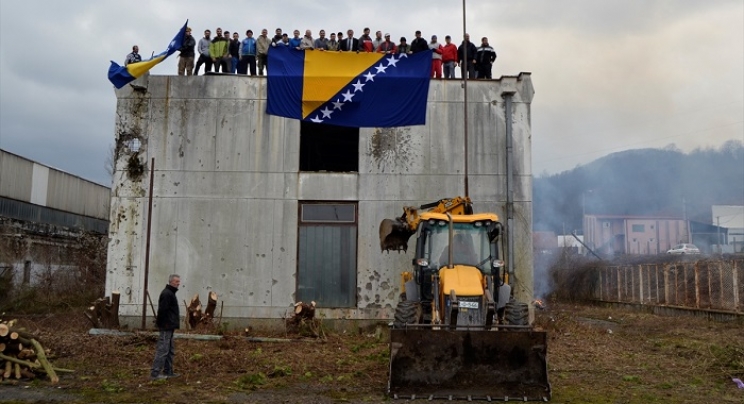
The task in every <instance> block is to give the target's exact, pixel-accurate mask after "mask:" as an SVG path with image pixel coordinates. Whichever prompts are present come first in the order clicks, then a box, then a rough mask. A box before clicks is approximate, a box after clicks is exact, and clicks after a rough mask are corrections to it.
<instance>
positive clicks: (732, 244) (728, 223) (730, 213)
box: [711, 205, 744, 253]
mask: <svg viewBox="0 0 744 404" xmlns="http://www.w3.org/2000/svg"><path fill="white" fill-rule="evenodd" d="M711 216H712V217H711V224H713V225H714V226H717V227H720V228H724V229H726V231H724V232H721V231H718V233H717V234H716V240H717V241H716V243H715V244H718V245H719V246H720V247H719V252H728V253H735V252H736V253H741V252H744V205H713V206H711ZM724 233H725V235H726V237H723V236H722V234H724Z"/></svg>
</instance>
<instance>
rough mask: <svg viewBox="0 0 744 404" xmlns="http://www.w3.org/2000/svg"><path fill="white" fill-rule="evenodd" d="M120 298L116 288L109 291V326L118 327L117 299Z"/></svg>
mask: <svg viewBox="0 0 744 404" xmlns="http://www.w3.org/2000/svg"><path fill="white" fill-rule="evenodd" d="M120 300H121V293H119V291H118V290H114V291H112V292H111V308H110V309H109V317H110V318H111V327H112V328H119V301H120Z"/></svg>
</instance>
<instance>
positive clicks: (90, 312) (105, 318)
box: [85, 290, 121, 328]
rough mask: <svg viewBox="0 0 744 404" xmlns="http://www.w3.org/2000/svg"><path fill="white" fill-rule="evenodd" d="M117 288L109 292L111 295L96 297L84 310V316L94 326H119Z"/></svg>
mask: <svg viewBox="0 0 744 404" xmlns="http://www.w3.org/2000/svg"><path fill="white" fill-rule="evenodd" d="M120 298H121V295H120V293H119V291H118V290H115V291H113V292H111V297H108V296H106V297H105V298H100V299H96V301H95V302H93V305H92V306H90V307H88V308H87V309H86V310H85V317H88V320H90V322H91V323H92V324H93V327H95V328H119V299H120Z"/></svg>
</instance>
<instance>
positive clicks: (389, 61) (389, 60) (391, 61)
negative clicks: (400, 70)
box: [387, 56, 398, 67]
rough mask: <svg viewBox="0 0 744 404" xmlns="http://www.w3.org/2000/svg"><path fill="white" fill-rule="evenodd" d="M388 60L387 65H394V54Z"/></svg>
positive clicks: (395, 61)
mask: <svg viewBox="0 0 744 404" xmlns="http://www.w3.org/2000/svg"><path fill="white" fill-rule="evenodd" d="M387 61H388V67H390V66H393V67H395V64H396V63H398V59H396V58H395V56H390V58H389V59H388V60H387Z"/></svg>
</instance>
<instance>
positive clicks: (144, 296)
mask: <svg viewBox="0 0 744 404" xmlns="http://www.w3.org/2000/svg"><path fill="white" fill-rule="evenodd" d="M154 179H155V157H153V158H152V160H150V195H149V197H148V199H149V201H148V207H147V234H146V235H145V237H146V240H147V242H146V244H145V282H144V283H145V285H144V287H143V288H142V289H143V291H142V327H141V328H142V329H143V330H144V329H145V328H146V326H147V296H148V290H147V281H148V280H147V278H148V275H149V274H150V230H151V229H152V184H153V182H154Z"/></svg>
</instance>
